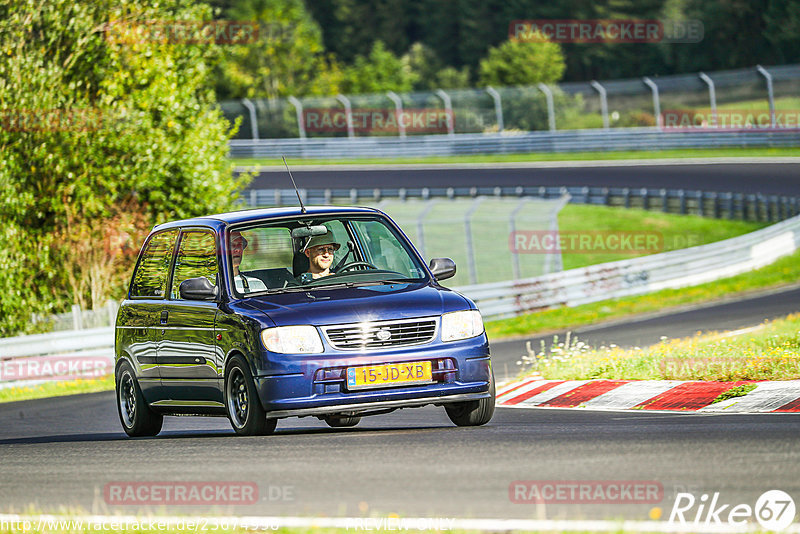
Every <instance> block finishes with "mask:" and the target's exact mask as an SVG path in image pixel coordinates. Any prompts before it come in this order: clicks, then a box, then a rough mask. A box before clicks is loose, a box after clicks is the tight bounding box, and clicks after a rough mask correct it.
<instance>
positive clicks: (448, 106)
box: [436, 89, 456, 135]
mask: <svg viewBox="0 0 800 534" xmlns="http://www.w3.org/2000/svg"><path fill="white" fill-rule="evenodd" d="M436 96H438V97H439V98H441V99H442V102H443V103H444V112H445V113H446V114H447V135H455V134H456V129H455V126H454V124H453V123H454V120H453V102H452V101H451V100H450V95H448V94H447V93H445V92H444V91H442V90H441V89H437V90H436Z"/></svg>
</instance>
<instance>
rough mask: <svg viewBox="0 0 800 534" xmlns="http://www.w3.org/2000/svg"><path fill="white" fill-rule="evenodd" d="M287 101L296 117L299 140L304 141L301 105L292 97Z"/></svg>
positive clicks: (304, 122) (304, 132)
mask: <svg viewBox="0 0 800 534" xmlns="http://www.w3.org/2000/svg"><path fill="white" fill-rule="evenodd" d="M288 100H289V102H290V103H291V104H292V105H293V106H294V112H295V115H297V131H298V132H300V139H305V138H306V121H305V119H304V118H303V103H302V102H300V101H299V100H298V99H296V98H295V97H293V96H290V97H289V99H288Z"/></svg>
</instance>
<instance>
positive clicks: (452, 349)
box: [254, 336, 492, 418]
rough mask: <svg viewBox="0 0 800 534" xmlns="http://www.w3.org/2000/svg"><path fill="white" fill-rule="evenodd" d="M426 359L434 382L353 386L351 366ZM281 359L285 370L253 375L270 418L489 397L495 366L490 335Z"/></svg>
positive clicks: (422, 404) (349, 411)
mask: <svg viewBox="0 0 800 534" xmlns="http://www.w3.org/2000/svg"><path fill="white" fill-rule="evenodd" d="M272 356H273V357H274V355H272ZM424 360H429V361H431V362H432V366H433V369H434V380H435V381H434V383H429V384H420V385H405V386H386V387H377V388H372V389H357V390H348V387H347V384H346V379H345V376H346V369H347V368H348V367H351V366H360V365H379V364H383V363H402V362H417V361H424ZM278 364H279V365H278V368H279V370H280V372H278V373H274V374H263V375H261V376H255V377H254V381H255V385H256V389H257V390H258V395H259V398H260V400H261V404H262V405H263V407H264V409H265V410H266V412H267V417H270V418H283V417H293V416H307V415H325V414H333V413H356V414H357V413H359V412H372V411H384V410H391V409H396V408H408V407H418V406H425V405H428V404H437V405H443V404H448V403H452V402H467V401H475V400H480V399H484V398H488V397H489V396H490V393H489V388H490V382H491V376H492V368H491V360H490V357H489V345H488V342H487V340H486V337H485V336H480V337H477V338H473V339H469V340H464V341H460V342H454V343H432V344H430V345H427V346H418V347H408V348H404V349H395V350H381V351H373V352H369V353H351V354H342V353H341V352H339V353H335V354H327V353H326V354H319V355H315V357H310V356H309V357H298V356H286V357H283V358H281V361H280V362H278Z"/></svg>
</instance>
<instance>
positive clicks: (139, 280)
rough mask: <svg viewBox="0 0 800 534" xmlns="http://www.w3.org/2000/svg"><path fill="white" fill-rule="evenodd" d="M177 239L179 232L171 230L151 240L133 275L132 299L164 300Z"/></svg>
mask: <svg viewBox="0 0 800 534" xmlns="http://www.w3.org/2000/svg"><path fill="white" fill-rule="evenodd" d="M177 237H178V231H177V230H169V231H167V232H161V233H159V234H156V235H154V236H153V237H152V238H150V241H149V242H148V243H147V248H146V249H145V250H144V252H143V253H142V259H141V260H140V261H139V266H138V268H137V269H136V273H135V274H134V275H133V284H131V297H149V298H164V296H165V294H166V290H167V278H168V277H169V267H170V263H171V262H172V251H173V249H174V248H175V239H176V238H177Z"/></svg>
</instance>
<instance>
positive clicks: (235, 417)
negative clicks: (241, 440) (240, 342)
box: [225, 356, 278, 436]
mask: <svg viewBox="0 0 800 534" xmlns="http://www.w3.org/2000/svg"><path fill="white" fill-rule="evenodd" d="M225 409H226V411H227V412H228V419H230V421H231V426H232V427H233V430H234V431H236V433H237V434H239V435H240V436H264V435H267V434H272V432H273V431H274V430H275V426H276V425H277V424H278V421H277V420H276V419H267V412H265V411H264V407H263V406H261V401H259V399H258V392H257V391H256V385H255V383H254V382H253V376H252V375H251V374H250V368H249V367H248V366H247V364H246V363H245V361H244V359H242V358H241V357H240V356H234V357H233V358H231V360H230V362H229V363H228V367H227V369H226V371H225Z"/></svg>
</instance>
